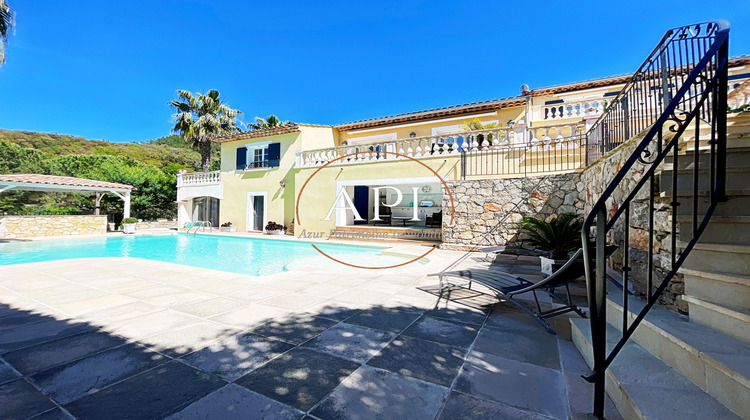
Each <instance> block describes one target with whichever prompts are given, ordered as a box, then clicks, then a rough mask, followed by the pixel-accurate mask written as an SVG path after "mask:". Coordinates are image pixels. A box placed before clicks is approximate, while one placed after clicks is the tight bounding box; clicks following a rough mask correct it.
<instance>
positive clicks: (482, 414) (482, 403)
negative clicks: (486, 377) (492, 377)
mask: <svg viewBox="0 0 750 420" xmlns="http://www.w3.org/2000/svg"><path fill="white" fill-rule="evenodd" d="M454 419H471V420H498V419H504V420H527V419H528V420H549V417H547V416H542V415H540V414H537V413H533V412H530V411H526V410H519V409H517V408H513V407H510V406H507V405H505V404H501V403H498V402H494V401H490V400H483V399H479V398H477V397H473V396H471V395H467V394H463V393H460V392H456V391H453V392H451V394H450V396H449V397H448V400H447V401H446V403H445V406H444V407H443V411H442V412H441V413H440V417H438V420H454Z"/></svg>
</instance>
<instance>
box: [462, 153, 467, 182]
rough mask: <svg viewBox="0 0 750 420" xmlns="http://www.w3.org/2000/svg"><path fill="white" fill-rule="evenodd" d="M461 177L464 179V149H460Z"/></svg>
mask: <svg viewBox="0 0 750 420" xmlns="http://www.w3.org/2000/svg"><path fill="white" fill-rule="evenodd" d="M461 179H466V150H461Z"/></svg>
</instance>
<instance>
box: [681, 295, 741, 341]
mask: <svg viewBox="0 0 750 420" xmlns="http://www.w3.org/2000/svg"><path fill="white" fill-rule="evenodd" d="M688 305H689V312H690V321H691V322H696V323H698V324H701V325H705V326H707V327H709V328H713V329H714V330H716V331H720V332H722V333H724V334H726V335H728V336H731V337H734V338H736V339H738V340H740V341H744V342H746V343H750V322H747V320H744V319H738V318H736V317H733V316H730V315H727V314H725V313H722V312H721V311H719V310H714V309H712V308H707V307H704V306H702V305H699V304H695V303H693V302H690V301H688Z"/></svg>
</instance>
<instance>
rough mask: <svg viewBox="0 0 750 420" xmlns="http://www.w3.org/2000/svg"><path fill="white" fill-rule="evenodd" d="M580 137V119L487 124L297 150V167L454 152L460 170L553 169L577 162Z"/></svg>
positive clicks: (492, 172) (501, 172) (491, 172)
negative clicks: (479, 127) (485, 126)
mask: <svg viewBox="0 0 750 420" xmlns="http://www.w3.org/2000/svg"><path fill="white" fill-rule="evenodd" d="M582 138H583V126H582V125H581V124H563V125H549V126H540V127H533V128H528V129H526V128H515V129H513V128H508V127H505V128H490V129H484V130H473V131H461V132H456V133H452V134H443V135H436V136H425V137H413V138H405V139H397V140H389V141H382V142H374V143H366V144H353V145H346V146H339V147H331V148H326V149H317V150H308V151H301V152H297V160H296V167H298V168H313V167H320V166H323V165H325V164H329V163H330V164H331V165H352V164H362V163H375V162H386V161H388V162H392V161H398V160H405V159H408V158H412V159H420V160H422V159H433V158H446V157H455V158H457V159H459V158H460V160H461V166H462V175H463V176H471V175H505V174H517V173H529V172H534V173H541V172H557V171H565V170H575V169H578V167H580V164H581V162H582V160H581V157H582V156H585V152H584V150H585V148H584V147H582V145H581V139H582ZM525 139H528V140H525ZM532 163H533V167H532V166H530V165H532Z"/></svg>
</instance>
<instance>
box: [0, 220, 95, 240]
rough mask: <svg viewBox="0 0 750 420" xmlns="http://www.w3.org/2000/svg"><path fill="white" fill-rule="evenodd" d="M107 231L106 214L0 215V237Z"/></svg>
mask: <svg viewBox="0 0 750 420" xmlns="http://www.w3.org/2000/svg"><path fill="white" fill-rule="evenodd" d="M106 232H107V216H0V238H2V239H15V238H35V237H42V236H66V235H96V234H104V233H106Z"/></svg>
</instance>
